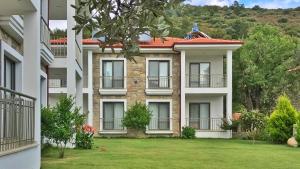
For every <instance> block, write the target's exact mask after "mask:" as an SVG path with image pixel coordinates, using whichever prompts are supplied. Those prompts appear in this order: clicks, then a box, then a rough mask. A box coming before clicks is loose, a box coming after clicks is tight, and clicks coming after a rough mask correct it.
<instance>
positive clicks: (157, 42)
mask: <svg viewBox="0 0 300 169" xmlns="http://www.w3.org/2000/svg"><path fill="white" fill-rule="evenodd" d="M66 41H67V39H66V38H61V39H55V40H50V42H51V44H58V45H59V44H63V43H66ZM82 43H83V44H84V45H98V44H100V43H101V42H100V41H98V40H94V39H83V40H82ZM203 44H207V45H211V44H225V45H226V44H228V45H230V44H243V42H242V41H238V40H224V39H208V38H195V39H183V38H175V37H166V38H165V41H163V40H161V39H160V38H155V39H154V38H152V39H151V41H149V42H140V47H141V48H173V47H174V45H203ZM113 47H114V48H121V47H122V45H121V44H116V45H113Z"/></svg>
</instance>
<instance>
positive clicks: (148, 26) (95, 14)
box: [73, 0, 183, 60]
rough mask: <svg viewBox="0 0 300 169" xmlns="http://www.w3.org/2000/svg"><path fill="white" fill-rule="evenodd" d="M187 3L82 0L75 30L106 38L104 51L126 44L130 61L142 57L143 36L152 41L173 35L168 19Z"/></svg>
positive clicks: (77, 9) (175, 1)
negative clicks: (115, 45) (140, 54)
mask: <svg viewBox="0 0 300 169" xmlns="http://www.w3.org/2000/svg"><path fill="white" fill-rule="evenodd" d="M182 1H183V0H151V1H149V0H139V1H137V0H79V3H78V4H79V5H78V6H73V7H74V8H75V9H76V15H75V16H74V19H75V20H76V22H77V23H78V24H77V25H76V26H75V27H74V28H73V29H74V30H76V32H77V33H79V32H80V31H81V30H83V29H84V28H87V29H89V30H91V31H92V30H93V31H96V33H95V36H97V37H103V38H104V39H105V40H104V41H101V45H100V46H101V47H102V49H103V50H104V48H105V47H107V46H112V45H114V44H122V52H121V53H122V54H123V55H124V56H125V57H126V58H128V59H129V60H133V56H136V55H139V46H138V41H139V36H140V34H143V33H147V34H149V35H151V36H152V37H165V36H167V35H168V34H169V27H170V24H171V23H170V22H169V19H168V17H167V15H166V13H167V11H168V10H172V9H173V8H174V7H176V6H177V5H178V4H180V3H181V2H182Z"/></svg>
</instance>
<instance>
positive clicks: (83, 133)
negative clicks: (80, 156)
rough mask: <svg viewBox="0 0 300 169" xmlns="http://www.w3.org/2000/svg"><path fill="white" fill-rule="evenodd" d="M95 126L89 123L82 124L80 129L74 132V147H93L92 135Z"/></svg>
mask: <svg viewBox="0 0 300 169" xmlns="http://www.w3.org/2000/svg"><path fill="white" fill-rule="evenodd" d="M94 133H95V128H93V127H92V126H90V125H83V126H82V128H81V130H80V131H79V132H77V134H76V140H75V144H76V148H82V149H91V148H92V147H93V144H94V142H93V136H94Z"/></svg>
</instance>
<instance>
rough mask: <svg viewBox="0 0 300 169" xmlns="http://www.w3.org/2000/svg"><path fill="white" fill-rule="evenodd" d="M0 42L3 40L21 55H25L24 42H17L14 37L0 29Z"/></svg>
mask: <svg viewBox="0 0 300 169" xmlns="http://www.w3.org/2000/svg"><path fill="white" fill-rule="evenodd" d="M0 40H3V41H4V42H5V43H7V44H8V45H9V46H11V47H12V48H14V49H15V50H16V51H18V52H19V53H20V54H22V55H23V44H22V42H21V43H20V42H17V41H16V40H14V39H13V38H12V37H10V36H9V35H8V34H7V33H6V32H4V31H3V29H1V27H0Z"/></svg>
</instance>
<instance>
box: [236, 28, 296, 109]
mask: <svg viewBox="0 0 300 169" xmlns="http://www.w3.org/2000/svg"><path fill="white" fill-rule="evenodd" d="M295 49H296V43H295V41H294V39H293V38H291V37H290V36H287V35H284V34H282V33H281V32H280V31H279V30H278V29H277V28H274V27H272V26H268V25H258V26H255V27H254V28H253V29H252V30H251V32H250V35H249V38H248V39H246V41H245V45H244V46H243V47H242V48H241V49H240V50H238V51H237V52H236V53H235V56H236V58H235V59H234V70H235V73H234V88H235V89H236V90H234V96H235V100H239V101H241V102H242V104H243V105H244V106H245V107H246V108H247V109H248V110H253V109H259V110H261V111H264V112H269V111H270V110H271V108H272V107H273V106H274V103H275V98H277V97H278V96H279V95H280V94H281V93H283V92H285V91H289V90H291V89H292V88H294V87H295V85H293V83H295V82H299V80H300V79H299V76H296V75H295V74H292V73H289V72H288V71H287V70H288V69H289V68H290V67H291V66H292V65H295V64H296V61H295V59H296V57H295V56H296V55H295ZM298 90H300V89H299V88H298Z"/></svg>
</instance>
